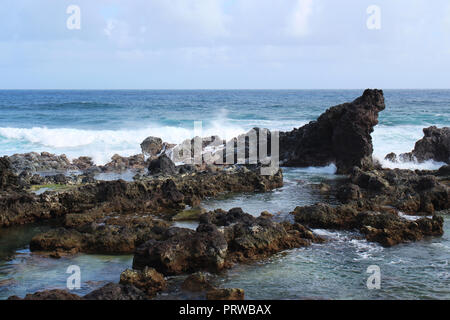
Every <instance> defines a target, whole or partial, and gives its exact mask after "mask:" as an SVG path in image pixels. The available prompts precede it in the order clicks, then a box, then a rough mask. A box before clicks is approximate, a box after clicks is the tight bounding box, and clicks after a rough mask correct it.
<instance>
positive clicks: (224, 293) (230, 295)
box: [206, 288, 245, 300]
mask: <svg viewBox="0 0 450 320" xmlns="http://www.w3.org/2000/svg"><path fill="white" fill-rule="evenodd" d="M244 296H245V294H244V290H242V289H237V288H233V289H214V290H210V291H208V292H207V293H206V300H244Z"/></svg>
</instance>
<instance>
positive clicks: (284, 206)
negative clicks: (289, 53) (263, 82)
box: [0, 90, 450, 299]
mask: <svg viewBox="0 0 450 320" xmlns="http://www.w3.org/2000/svg"><path fill="white" fill-rule="evenodd" d="M361 94H362V90H308V91H303V90H297V91H294V90H283V91H279V90H275V91H272V90H255V91H0V155H11V154H14V153H24V152H30V151H38V152H40V151H49V152H52V153H57V154H62V153H64V154H66V155H68V156H69V157H72V158H73V157H78V156H81V155H88V156H92V157H93V158H94V160H95V161H96V162H97V163H99V164H102V163H106V162H107V161H108V160H109V158H110V157H111V156H112V155H114V154H115V153H118V154H121V155H133V154H136V153H139V152H140V147H139V144H140V143H141V142H142V140H144V139H145V138H146V137H147V136H150V135H153V136H158V137H161V138H163V140H165V141H167V142H173V143H178V142H181V141H183V140H184V139H186V138H189V137H192V136H193V126H194V121H202V123H203V131H204V134H203V135H204V136H207V135H212V134H219V135H221V136H222V137H225V138H231V137H233V136H236V135H237V134H239V133H243V132H245V131H247V130H249V129H251V128H252V127H255V126H259V127H267V128H269V129H280V130H291V129H292V128H294V127H299V126H302V125H303V124H305V123H307V122H309V121H311V120H314V119H316V118H317V117H318V116H319V115H320V114H321V113H322V112H324V111H325V110H326V109H327V108H328V107H330V106H333V105H337V104H340V103H344V102H347V101H352V100H354V99H355V98H357V97H358V96H360V95H361ZM385 98H386V106H387V108H386V110H385V111H383V112H381V113H380V123H379V125H378V126H377V127H376V129H375V132H374V133H373V134H372V136H373V142H374V149H375V150H374V155H375V157H377V158H378V159H380V160H381V161H382V159H383V158H384V156H385V155H386V154H387V153H389V152H396V153H402V152H408V151H411V150H412V149H413V147H414V143H415V141H417V140H418V139H420V138H421V137H422V136H423V133H422V129H423V128H424V127H428V126H431V125H436V126H449V125H450V90H386V91H385ZM383 164H384V165H385V166H392V164H389V163H387V162H383ZM440 165H441V164H439V163H434V162H427V163H424V164H420V165H419V164H414V163H400V164H397V165H396V166H399V167H402V168H424V169H425V168H428V169H434V168H438V167H439V166H440ZM284 171H285V185H284V187H282V188H280V189H277V190H274V191H272V192H268V193H256V194H233V195H228V196H224V197H222V198H217V199H207V200H206V201H204V203H203V206H204V207H205V208H206V209H215V208H222V209H230V208H233V207H242V208H243V209H244V210H245V211H246V212H249V213H251V214H253V215H255V216H257V215H259V214H260V212H262V211H264V210H267V211H269V212H271V213H273V214H275V218H276V219H280V220H281V219H291V217H290V216H289V212H291V211H292V210H293V209H294V208H295V207H296V206H301V205H308V204H314V203H316V202H318V201H324V202H327V203H335V202H336V200H335V199H334V198H333V197H331V196H326V195H324V194H321V193H320V192H319V191H318V190H317V188H314V187H313V185H317V184H319V183H321V182H326V183H328V184H333V183H335V182H337V181H338V180H339V179H341V177H340V176H338V175H335V167H334V166H333V165H330V166H328V167H324V168H304V169H299V168H285V169H284ZM443 215H444V220H445V224H444V229H445V234H444V236H443V237H437V238H429V239H425V240H423V241H420V242H416V243H408V244H402V245H398V246H395V247H393V248H382V247H381V246H379V245H378V244H374V243H368V242H367V241H365V240H364V239H362V237H361V235H359V234H357V233H353V232H338V231H333V230H327V231H326V230H315V232H316V233H318V234H321V235H322V236H324V237H326V238H327V239H328V242H327V243H324V244H315V245H312V246H311V247H308V248H301V249H295V250H289V251H286V252H283V253H280V254H277V255H275V256H273V257H271V258H270V259H266V260H263V261H261V262H258V263H253V264H244V265H238V266H235V267H234V268H232V269H231V270H229V271H227V272H225V273H224V274H221V275H218V276H217V277H216V278H215V282H216V283H217V284H220V285H222V286H224V287H239V288H243V289H244V290H245V292H246V297H247V298H249V299H450V266H449V264H448V263H449V260H450V216H449V215H448V214H443ZM178 225H181V226H183V223H181V224H178ZM184 226H186V227H190V228H195V223H188V224H185V225H184ZM49 227H50V225H49V223H43V224H33V225H28V226H19V227H14V228H10V229H1V230H0V299H6V298H7V297H8V296H11V295H19V296H24V295H25V294H26V293H30V292H35V291H37V290H43V289H52V288H65V287H66V280H67V277H68V276H69V274H67V273H66V271H67V268H68V267H69V266H71V265H78V266H80V268H81V278H82V286H81V289H80V290H77V291H75V293H78V294H80V295H82V294H86V293H87V292H89V291H91V290H93V289H95V288H98V287H99V286H101V285H103V284H105V283H106V282H110V281H113V282H117V281H118V280H119V276H120V273H121V271H123V270H125V269H126V268H130V267H131V263H132V256H102V255H85V254H81V255H77V256H74V257H63V258H61V259H50V258H47V257H43V256H40V255H35V254H32V253H30V251H29V247H28V243H29V241H30V239H31V237H32V236H33V235H35V234H36V233H39V232H42V231H45V230H47V229H48V228H49ZM371 265H377V266H379V267H380V269H381V289H380V290H368V289H367V286H366V281H367V278H368V277H369V276H370V274H368V273H367V268H368V267H369V266H371ZM178 280H179V281H182V279H174V281H178ZM170 297H178V298H183V297H184V296H183V294H182V293H180V294H179V295H178V296H177V295H175V296H168V297H166V298H170ZM160 298H165V296H164V295H162V296H161V297H160Z"/></svg>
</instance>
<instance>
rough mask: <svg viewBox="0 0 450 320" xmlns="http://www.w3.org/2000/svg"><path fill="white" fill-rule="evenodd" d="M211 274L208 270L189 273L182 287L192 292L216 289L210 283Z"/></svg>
mask: <svg viewBox="0 0 450 320" xmlns="http://www.w3.org/2000/svg"><path fill="white" fill-rule="evenodd" d="M210 277H211V276H210V274H209V273H206V272H196V273H194V274H191V275H189V276H188V277H187V278H186V279H185V280H184V281H183V284H182V285H181V288H182V289H183V290H185V291H190V292H203V291H208V290H212V289H215V288H214V286H213V285H212V284H211V283H210Z"/></svg>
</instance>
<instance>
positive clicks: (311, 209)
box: [291, 204, 444, 247]
mask: <svg viewBox="0 0 450 320" xmlns="http://www.w3.org/2000/svg"><path fill="white" fill-rule="evenodd" d="M291 214H293V215H294V217H295V221H297V222H298V223H301V224H304V225H306V226H309V227H311V228H320V229H338V230H352V229H356V230H358V231H360V232H361V233H362V234H364V235H365V237H366V239H367V240H368V241H372V242H378V243H380V244H381V245H383V246H385V247H391V246H393V245H396V244H399V243H402V242H409V241H418V240H421V239H423V238H424V237H426V236H441V235H442V234H443V224H444V219H443V218H442V217H438V216H434V217H432V218H421V219H418V220H416V221H410V220H407V219H404V218H402V217H400V216H399V215H398V213H396V212H395V211H394V212H392V210H389V209H386V211H379V212H374V211H366V210H363V211H359V208H355V207H353V206H351V205H342V206H338V207H331V206H329V205H326V204H316V205H313V206H307V207H297V208H296V209H295V210H294V211H293V212H292V213H291Z"/></svg>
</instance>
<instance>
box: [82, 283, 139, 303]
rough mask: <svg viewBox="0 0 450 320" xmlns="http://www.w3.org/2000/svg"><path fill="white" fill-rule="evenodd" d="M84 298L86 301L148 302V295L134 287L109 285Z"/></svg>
mask: <svg viewBox="0 0 450 320" xmlns="http://www.w3.org/2000/svg"><path fill="white" fill-rule="evenodd" d="M83 298H84V299H85V300H146V299H147V294H146V293H145V292H143V291H142V290H139V289H138V288H136V287H135V286H132V285H128V284H117V283H108V284H107V285H105V286H103V287H101V288H100V289H97V290H94V291H92V292H91V293H88V294H87V295H85V296H84V297H83Z"/></svg>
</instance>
